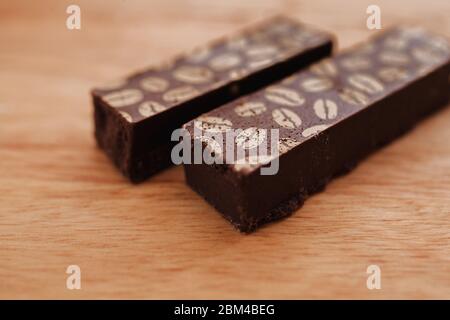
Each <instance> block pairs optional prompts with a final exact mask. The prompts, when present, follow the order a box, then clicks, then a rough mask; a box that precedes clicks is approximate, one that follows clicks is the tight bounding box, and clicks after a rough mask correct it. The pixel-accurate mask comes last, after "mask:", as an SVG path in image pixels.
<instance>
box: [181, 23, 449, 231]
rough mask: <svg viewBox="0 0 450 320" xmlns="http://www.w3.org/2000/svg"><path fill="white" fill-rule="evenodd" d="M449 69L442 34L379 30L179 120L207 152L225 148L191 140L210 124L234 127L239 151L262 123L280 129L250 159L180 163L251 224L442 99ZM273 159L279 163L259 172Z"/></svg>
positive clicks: (234, 217) (289, 205) (279, 211)
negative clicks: (259, 153)
mask: <svg viewBox="0 0 450 320" xmlns="http://www.w3.org/2000/svg"><path fill="white" fill-rule="evenodd" d="M449 74H450V47H449V43H448V41H447V40H446V39H444V38H443V37H440V36H437V35H433V34H431V33H429V32H427V31H425V30H423V29H421V28H414V27H398V28H393V29H390V30H388V31H385V32H383V33H381V34H380V35H377V36H375V37H373V38H372V39H371V40H370V41H368V42H366V43H362V44H360V45H357V46H355V47H353V48H350V49H349V50H346V51H344V52H342V53H340V54H338V55H337V56H335V57H333V58H330V59H325V60H322V62H320V63H318V64H314V65H312V66H310V67H309V68H308V70H306V71H303V72H299V73H297V74H295V75H293V76H291V77H288V78H286V79H284V80H283V81H281V82H277V83H275V84H273V85H271V86H269V87H267V88H265V89H263V90H261V91H258V92H256V93H253V94H251V95H248V96H246V97H243V98H241V99H238V100H235V101H234V102H232V103H229V104H226V105H224V106H222V107H220V108H218V109H215V110H213V111H211V112H209V113H206V114H204V115H202V116H201V117H199V118H198V119H196V120H195V121H191V122H190V123H188V124H186V125H185V126H184V127H185V129H186V130H187V131H188V132H189V135H190V137H191V138H190V139H191V143H192V148H193V147H194V145H195V142H196V141H199V140H202V147H204V148H207V147H208V148H210V149H211V150H213V151H214V152H215V153H216V154H220V153H223V154H226V153H227V152H228V150H229V149H228V147H227V148H226V147H225V144H218V143H217V140H214V139H215V138H214V137H213V138H211V137H209V138H208V139H209V140H208V139H200V138H202V137H205V136H204V134H205V133H208V132H210V131H214V132H216V133H217V132H222V133H225V132H229V131H230V130H232V129H241V130H243V131H242V133H241V134H239V135H237V136H236V137H235V140H233V141H232V144H231V146H234V145H236V146H238V145H244V149H247V150H246V152H248V151H249V150H251V148H255V147H256V146H258V145H259V144H261V143H262V141H265V140H270V139H271V136H269V135H268V134H267V133H268V132H269V130H272V131H273V129H278V135H279V137H278V139H279V140H278V141H277V143H276V144H272V143H270V144H269V143H266V145H267V146H268V149H269V151H268V152H267V153H266V154H267V156H261V157H257V158H256V159H257V161H254V159H253V161H250V160H251V159H250V157H251V156H249V155H248V154H245V155H244V160H248V161H243V163H222V164H220V163H212V164H206V163H202V164H185V166H184V168H185V174H186V181H187V183H188V184H189V186H191V187H192V189H194V190H195V191H196V192H198V193H199V194H200V195H201V196H203V197H204V198H205V199H206V200H207V201H208V202H209V203H211V204H212V205H213V206H214V207H215V208H216V209H217V210H218V211H219V212H220V213H221V214H222V215H223V216H224V217H225V218H226V219H228V220H229V221H230V222H231V223H232V224H233V225H234V226H235V227H236V228H237V229H239V230H241V231H243V232H250V231H253V230H255V229H256V228H257V227H258V226H260V225H262V224H264V223H266V222H270V221H273V220H276V219H279V218H282V217H285V216H288V215H290V214H291V213H292V212H293V211H295V210H296V209H297V208H298V207H299V206H301V204H302V203H303V202H304V200H305V199H306V198H307V196H308V195H310V194H311V193H314V192H317V191H320V190H322V189H323V188H324V186H325V185H326V183H327V182H328V181H329V180H330V179H331V178H333V177H334V176H336V175H339V174H342V173H345V172H348V171H349V170H350V169H351V168H353V167H354V166H355V165H356V163H357V162H358V161H360V160H361V159H363V158H364V157H365V156H367V155H368V154H369V153H371V152H372V151H374V150H376V149H377V148H379V147H380V146H382V145H384V144H386V143H387V142H389V141H391V140H393V139H394V138H395V137H397V136H399V135H400V134H402V133H404V132H406V131H407V130H408V129H410V128H411V127H412V126H413V125H414V124H415V123H416V122H417V121H418V120H420V119H421V118H423V117H424V116H426V115H428V114H430V113H431V112H433V111H434V110H437V109H438V108H440V107H442V106H445V105H446V104H447V103H448V101H449V93H450V88H449ZM194 129H197V130H199V132H200V133H201V134H199V133H195V130H194ZM262 133H265V134H262ZM242 134H243V135H242ZM211 139H212V140H211ZM208 141H210V142H214V141H215V143H216V144H213V143H210V142H208ZM233 144H234V145H233ZM273 145H275V146H276V148H277V150H278V153H277V152H276V150H273V149H275V148H274V147H272V146H273ZM192 150H193V149H192ZM273 151H275V152H273ZM214 152H213V153H214ZM274 155H275V156H274ZM231 159H234V158H233V157H231ZM275 159H277V160H278V172H277V173H276V174H274V175H262V174H261V170H260V169H262V168H265V167H266V168H267V166H269V165H270V164H271V163H273V161H274V160H275ZM235 160H236V159H235ZM241 160H242V159H241Z"/></svg>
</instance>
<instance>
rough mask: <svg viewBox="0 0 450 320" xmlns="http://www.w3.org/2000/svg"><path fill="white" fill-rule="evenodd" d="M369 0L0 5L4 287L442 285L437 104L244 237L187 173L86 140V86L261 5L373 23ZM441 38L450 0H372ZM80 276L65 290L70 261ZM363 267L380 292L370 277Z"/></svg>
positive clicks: (448, 262) (234, 290)
mask: <svg viewBox="0 0 450 320" xmlns="http://www.w3.org/2000/svg"><path fill="white" fill-rule="evenodd" d="M370 3H371V1H348V2H345V5H343V4H342V2H340V1H323V0H314V1H275V0H273V1H272V0H258V1H237V0H233V1H207V0H204V1H181V0H180V1H163V0H160V1H131V0H128V1H108V2H107V3H106V2H104V1H84V0H83V1H77V4H79V5H80V7H81V10H82V29H81V30H79V31H69V30H67V29H66V27H65V19H66V17H67V15H66V13H65V10H66V7H67V6H68V5H69V4H71V2H69V1H34V2H32V1H2V2H1V3H0V21H1V22H0V25H1V28H0V41H1V43H2V46H1V50H0V70H1V72H0V159H1V161H0V194H1V196H0V297H1V298H76V299H78V298H374V299H378V298H447V299H448V298H450V232H449V230H450V143H449V141H450V126H449V122H450V108H446V109H444V110H443V111H441V112H439V113H437V114H435V115H433V116H432V117H430V118H428V119H427V120H425V121H424V122H422V123H421V124H420V125H419V126H417V127H416V128H415V129H414V130H413V131H412V132H410V133H409V134H407V135H405V136H403V137H402V138H400V139H399V140H397V141H396V142H394V143H392V144H391V145H389V146H387V147H385V148H384V149H383V150H381V151H380V152H378V153H376V154H374V155H373V156H371V157H370V158H368V159H367V160H366V161H365V162H363V163H362V164H361V165H360V166H358V167H357V168H356V169H355V170H354V171H352V172H351V173H350V174H348V175H346V176H343V177H341V178H338V179H336V180H334V181H333V182H332V183H331V184H330V185H329V186H328V187H327V188H326V190H325V191H324V192H322V193H320V194H317V195H315V196H313V197H312V198H311V199H309V200H308V201H307V202H306V204H305V205H304V206H303V208H302V209H301V210H298V211H297V212H296V214H295V215H293V216H292V217H291V218H289V219H286V220H283V221H281V222H279V223H274V224H271V225H268V226H266V227H264V228H262V229H261V230H259V231H258V232H256V233H254V234H251V235H242V234H239V233H238V232H236V231H235V230H234V229H232V228H231V227H230V225H229V224H228V223H227V222H226V221H225V220H223V219H222V218H221V217H220V216H219V215H218V214H217V213H216V212H215V211H214V210H213V209H212V208H211V207H210V206H209V205H208V204H207V203H205V202H204V201H203V200H202V199H201V198H200V197H199V196H197V195H196V194H195V193H194V192H193V191H191V190H190V189H189V188H188V187H187V186H186V185H185V183H184V177H183V171H182V169H181V168H172V169H169V170H167V171H165V172H163V173H161V174H159V175H158V176H156V177H154V178H153V179H151V180H149V181H148V182H146V183H143V184H141V185H138V186H133V185H130V184H129V183H127V182H126V181H125V180H124V179H123V178H122V177H121V176H120V175H119V174H118V173H117V172H116V170H115V169H114V168H113V166H112V165H111V164H110V162H109V161H108V159H106V157H105V156H104V155H103V154H102V153H101V152H100V151H99V150H98V149H97V148H96V146H95V143H94V139H93V134H92V132H93V127H92V119H91V118H92V115H91V113H92V111H91V102H90V99H89V90H90V88H92V87H93V86H94V85H98V84H100V83H103V82H106V81H109V80H113V79H115V78H117V77H121V76H123V75H126V74H128V73H130V72H131V71H134V70H136V69H140V68H142V67H146V66H148V65H150V64H153V63H157V62H158V61H161V60H163V59H164V58H166V57H168V56H171V55H174V54H176V53H179V52H181V51H183V50H186V49H190V48H192V47H193V46H195V45H198V44H202V43H204V42H206V41H208V40H210V39H214V38H216V37H218V36H221V35H224V34H228V33H230V31H232V30H236V29H238V28H240V27H242V26H244V25H246V24H248V23H250V22H252V21H256V20H259V19H262V18H264V17H267V16H270V15H272V14H274V13H288V14H290V15H291V16H292V17H294V18H298V19H301V20H303V21H306V22H309V23H312V24H315V25H318V26H321V27H322V28H324V29H327V30H330V31H333V32H335V33H336V35H337V37H338V39H339V43H340V47H346V46H348V45H351V44H353V43H356V42H358V41H361V40H363V39H365V38H366V37H367V36H369V35H370V33H371V31H368V30H367V29H366V27H365V20H366V13H365V11H366V8H367V5H369V4H370ZM377 3H378V4H379V5H380V6H381V9H382V19H383V20H382V21H383V27H386V26H388V25H392V24H394V23H401V22H408V23H413V24H414V23H418V24H420V25H423V26H425V27H427V28H429V29H431V30H435V31H438V32H440V33H443V34H446V35H447V36H448V35H450V19H449V16H448V12H450V2H449V1H447V0H442V1H437V0H435V1H418V0H414V1H406V0H402V1H387V0H386V1H377ZM70 264H77V265H79V266H80V267H81V270H82V289H81V290H72V291H71V290H67V289H66V276H67V275H66V273H65V270H66V268H67V266H68V265H70ZM370 264H377V265H379V266H380V267H381V271H382V289H381V290H368V289H367V288H366V278H367V274H366V268H367V266H368V265H370Z"/></svg>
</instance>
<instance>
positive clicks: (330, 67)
mask: <svg viewBox="0 0 450 320" xmlns="http://www.w3.org/2000/svg"><path fill="white" fill-rule="evenodd" d="M309 70H310V71H311V72H312V73H314V74H315V75H318V76H328V77H334V76H336V75H337V67H336V65H335V64H334V63H333V62H332V61H330V60H329V59H326V60H324V61H322V62H320V63H317V64H315V65H313V66H311V67H310V68H309Z"/></svg>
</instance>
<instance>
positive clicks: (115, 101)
mask: <svg viewBox="0 0 450 320" xmlns="http://www.w3.org/2000/svg"><path fill="white" fill-rule="evenodd" d="M143 98H144V95H143V94H142V92H141V91H140V90H138V89H123V90H120V91H114V92H111V93H108V94H107V95H104V96H103V97H102V99H103V100H104V101H105V102H106V103H108V104H109V105H110V106H111V107H114V108H120V107H125V106H129V105H132V104H135V103H137V102H139V101H141V100H142V99H143Z"/></svg>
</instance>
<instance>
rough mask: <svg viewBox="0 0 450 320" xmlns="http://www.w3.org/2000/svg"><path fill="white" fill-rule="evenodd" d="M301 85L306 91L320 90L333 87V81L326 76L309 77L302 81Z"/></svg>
mask: <svg viewBox="0 0 450 320" xmlns="http://www.w3.org/2000/svg"><path fill="white" fill-rule="evenodd" d="M301 87H302V88H303V90H305V91H307V92H321V91H325V90H329V89H331V88H332V87H333V81H331V80H330V79H327V78H310V79H306V80H304V81H303V82H302V84H301Z"/></svg>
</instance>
